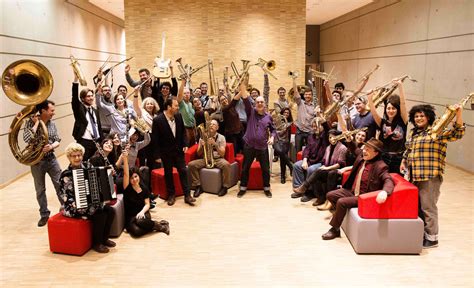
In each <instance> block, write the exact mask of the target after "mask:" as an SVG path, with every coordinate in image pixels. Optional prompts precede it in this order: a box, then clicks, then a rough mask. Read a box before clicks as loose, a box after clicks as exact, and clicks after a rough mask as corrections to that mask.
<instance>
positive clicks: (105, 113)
mask: <svg viewBox="0 0 474 288" xmlns="http://www.w3.org/2000/svg"><path fill="white" fill-rule="evenodd" d="M96 96H98V97H96V101H100V102H101V103H100V104H101V106H109V107H113V106H114V103H113V102H112V89H111V88H110V86H109V85H104V86H102V87H100V86H99V87H97V92H96ZM126 96H127V95H125V96H124V97H126ZM96 104H97V103H96ZM98 110H99V118H100V124H101V126H102V135H108V134H109V133H110V129H111V124H110V117H109V110H108V109H98Z"/></svg>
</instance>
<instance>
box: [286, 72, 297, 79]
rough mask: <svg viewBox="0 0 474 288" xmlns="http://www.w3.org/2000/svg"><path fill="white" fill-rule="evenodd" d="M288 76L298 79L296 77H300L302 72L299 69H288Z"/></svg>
mask: <svg viewBox="0 0 474 288" xmlns="http://www.w3.org/2000/svg"><path fill="white" fill-rule="evenodd" d="M288 76H290V78H292V79H296V78H298V77H300V72H298V71H288Z"/></svg>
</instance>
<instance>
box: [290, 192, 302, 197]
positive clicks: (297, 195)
mask: <svg viewBox="0 0 474 288" xmlns="http://www.w3.org/2000/svg"><path fill="white" fill-rule="evenodd" d="M303 195H304V193H296V192H295V193H293V194H291V198H300V197H303Z"/></svg>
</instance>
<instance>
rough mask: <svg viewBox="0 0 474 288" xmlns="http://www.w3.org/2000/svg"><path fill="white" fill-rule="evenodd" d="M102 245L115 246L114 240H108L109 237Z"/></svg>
mask: <svg viewBox="0 0 474 288" xmlns="http://www.w3.org/2000/svg"><path fill="white" fill-rule="evenodd" d="M104 245H105V246H107V247H115V246H117V244H115V242H114V241H112V240H110V239H107V241H105V242H104Z"/></svg>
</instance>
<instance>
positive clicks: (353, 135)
mask: <svg viewBox="0 0 474 288" xmlns="http://www.w3.org/2000/svg"><path fill="white" fill-rule="evenodd" d="M170 70H171V73H172V76H171V79H172V82H171V83H169V82H160V79H159V78H154V77H153V76H152V75H151V74H150V71H149V70H147V69H140V70H139V71H138V73H139V77H140V80H138V81H135V80H133V79H132V77H131V76H130V67H129V65H127V66H126V68H125V74H126V79H127V81H128V84H129V85H130V86H131V87H133V88H134V91H132V93H130V94H127V93H128V91H127V87H126V86H124V85H120V86H119V87H118V89H117V92H116V93H115V95H112V94H113V93H112V87H110V86H109V85H106V84H104V83H105V82H106V81H104V79H101V76H102V75H103V72H102V71H100V70H99V71H98V77H97V80H96V81H95V82H96V87H95V89H94V90H92V89H88V88H84V89H82V90H81V91H79V83H78V79H77V77H76V76H75V80H74V82H73V84H72V99H71V105H72V110H73V114H74V128H73V132H72V135H73V137H74V139H75V140H76V143H71V144H70V145H68V147H67V148H66V155H67V158H68V160H69V162H70V164H69V166H68V168H67V169H66V170H64V171H63V172H62V173H61V170H60V168H59V164H58V162H57V160H56V157H55V156H54V149H56V148H57V147H58V146H59V142H60V141H61V139H60V137H59V135H58V133H57V130H56V126H55V125H54V122H53V121H52V117H53V116H54V111H55V108H54V102H52V101H49V100H47V101H45V102H44V103H41V104H39V105H38V106H37V110H38V113H37V115H36V116H35V117H32V118H31V119H30V120H29V122H28V123H27V126H26V127H27V128H28V129H25V135H24V139H25V141H28V140H29V139H30V138H31V135H32V134H31V133H35V131H36V128H37V126H38V122H39V121H38V119H41V120H43V122H45V124H46V126H47V128H48V134H49V143H48V144H47V145H46V146H45V147H44V149H43V151H44V152H46V153H45V156H44V158H43V159H42V160H41V161H40V162H39V163H38V164H36V165H33V166H32V167H31V171H32V175H33V178H34V183H35V189H36V193H37V200H38V203H39V206H40V216H41V218H40V220H39V222H38V226H44V225H45V224H46V223H47V221H48V218H49V214H50V211H49V210H48V208H47V202H46V194H45V193H46V191H45V190H46V188H45V174H46V173H48V174H49V175H50V177H51V179H52V181H53V184H54V187H55V189H56V192H57V195H58V199H59V201H60V204H61V211H62V213H63V214H64V215H65V216H68V217H87V218H89V219H91V220H92V222H93V226H94V237H93V244H94V245H93V249H94V250H95V251H97V252H100V253H106V252H108V251H109V248H110V247H114V246H115V243H114V242H113V241H111V240H110V239H108V236H109V232H110V227H111V224H112V221H113V218H114V213H113V210H112V209H111V208H110V207H109V206H108V205H107V203H100V204H99V205H90V206H88V207H87V208H86V209H78V208H77V205H76V202H75V201H76V200H75V198H74V187H73V186H74V185H73V182H72V176H71V175H72V170H73V169H78V168H80V169H87V168H89V167H91V166H111V167H113V171H114V177H115V183H116V184H117V191H119V192H121V193H123V194H124V201H125V210H126V229H127V231H128V232H129V233H130V234H131V235H132V236H135V237H139V236H141V235H144V234H146V233H149V232H151V231H158V232H163V233H166V234H169V224H168V222H167V221H165V220H162V221H154V220H152V219H151V215H150V213H149V210H150V209H152V208H153V207H154V201H153V199H151V197H152V194H151V193H150V190H151V189H150V181H149V178H150V171H151V170H152V169H155V168H158V167H162V168H164V171H165V181H166V189H167V192H168V195H169V196H168V199H167V200H166V201H167V204H168V205H170V206H171V205H173V204H174V203H175V194H176V193H175V187H174V182H173V175H172V171H173V167H175V168H176V169H177V171H178V173H179V178H180V182H181V186H182V188H183V191H184V195H185V197H184V202H185V203H186V204H188V205H190V206H194V205H195V204H196V202H195V201H196V199H195V198H196V197H199V195H200V194H201V193H202V192H203V191H202V188H201V179H199V170H200V169H202V168H203V167H205V166H206V162H207V161H209V158H210V157H211V158H212V160H213V162H214V165H215V167H217V168H219V169H221V170H222V177H223V187H222V189H221V191H220V192H219V193H218V195H219V196H224V195H226V193H227V189H228V188H230V182H229V179H230V166H229V165H230V164H229V163H228V162H227V161H226V160H225V159H224V154H225V147H226V142H231V143H233V144H234V147H235V153H242V154H243V155H244V160H243V165H242V166H243V167H242V173H241V178H240V179H241V180H240V188H239V191H238V193H237V197H239V198H240V197H243V196H244V195H245V193H246V190H247V184H248V179H249V171H250V166H251V164H252V162H253V161H254V160H255V159H257V161H259V162H260V166H261V169H262V177H263V191H264V194H265V196H266V197H269V198H271V197H272V193H271V189H270V176H271V173H270V164H271V163H270V162H271V161H280V168H281V174H280V180H281V183H283V184H284V183H286V178H287V171H286V167H288V168H289V170H290V171H289V172H290V174H292V188H293V192H294V193H293V194H291V197H292V198H300V199H301V201H302V202H306V201H310V200H312V199H314V198H316V200H315V201H314V203H313V205H314V206H317V207H318V209H319V210H330V211H331V212H333V217H332V220H331V221H330V226H331V227H330V229H329V231H328V232H326V233H325V234H323V235H322V238H323V239H324V240H330V239H334V238H336V237H340V230H339V228H340V225H341V223H342V220H343V218H344V216H345V214H346V211H347V209H350V208H352V207H357V198H358V196H359V195H360V194H364V193H368V192H372V191H379V190H380V192H378V195H377V199H376V200H377V203H379V204H381V203H384V202H385V201H386V199H387V197H390V194H391V193H392V191H393V188H394V182H393V180H392V178H391V176H390V174H389V173H400V174H402V175H406V177H408V178H409V179H410V181H411V182H412V183H414V184H415V185H416V186H417V187H418V189H419V199H420V210H419V212H420V217H421V218H422V219H423V220H424V223H425V234H424V241H423V247H425V248H431V247H436V246H437V245H438V211H437V201H438V198H439V195H440V186H441V183H442V181H443V178H442V175H443V173H444V168H445V158H446V148H447V142H450V141H455V140H458V139H461V138H462V136H463V135H464V132H465V126H464V123H463V121H462V106H461V105H455V109H456V118H455V122H454V123H453V124H452V127H450V128H449V129H446V130H445V131H444V132H443V133H441V134H440V135H439V136H438V137H432V133H430V132H431V128H432V125H433V122H434V120H435V118H436V115H435V111H434V107H433V106H431V105H426V104H423V105H417V106H414V107H412V108H411V110H410V111H407V108H406V104H405V95H404V90H403V84H402V82H401V81H400V80H399V79H398V80H397V79H396V80H394V81H393V85H395V86H396V87H398V92H399V95H395V94H393V95H391V96H390V97H388V99H386V100H385V102H384V109H383V114H379V113H378V111H377V108H376V105H374V102H373V96H374V93H375V92H374V93H368V94H367V95H361V91H362V89H363V88H364V86H365V85H366V84H367V81H368V79H369V77H368V76H367V77H364V79H363V81H361V83H360V85H359V87H357V89H356V91H355V92H353V93H351V92H349V91H345V90H344V84H342V83H337V84H336V85H335V90H334V91H333V92H332V93H331V90H330V87H329V83H328V81H325V82H324V91H326V92H325V93H323V95H324V97H326V98H327V99H326V100H327V102H326V103H329V104H331V103H334V102H338V101H340V102H341V103H344V105H343V107H342V108H341V109H338V110H337V111H336V113H335V115H329V116H328V115H322V114H323V113H322V112H323V111H324V108H325V107H321V105H319V104H320V102H315V101H313V100H314V97H316V95H315V93H314V92H315V89H311V88H309V87H307V88H303V89H300V87H298V86H297V85H296V78H293V87H292V89H290V93H288V97H287V96H286V89H285V88H284V87H280V88H278V90H277V94H278V97H277V100H276V101H275V103H274V104H273V107H269V106H270V105H269V103H268V98H269V91H270V87H269V84H268V83H269V81H268V76H267V75H266V74H265V76H264V84H265V85H264V86H265V89H264V95H263V96H261V95H260V91H259V90H258V89H256V88H252V89H250V90H248V86H249V84H248V78H247V80H244V81H242V84H241V85H240V86H239V87H238V89H236V91H233V92H230V91H229V90H228V89H227V88H226V87H220V89H219V90H218V95H208V85H207V83H201V85H199V87H198V88H196V89H191V88H190V87H188V85H186V79H183V80H182V81H181V83H180V85H179V87H178V81H177V80H176V78H175V77H174V75H173V72H172V70H173V67H170ZM131 95H133V101H130V100H128V99H127V98H128V96H131ZM140 102H141V105H140ZM293 111H296V112H297V114H296V115H292V112H293ZM331 116H332V117H331ZM408 122H410V123H411V124H412V125H413V128H412V129H411V131H409V133H408V129H407V127H408V124H409V123H408ZM200 124H204V127H205V129H204V130H201V131H204V133H206V135H201V134H202V133H197V132H196V127H198V126H199V125H200ZM292 126H296V135H295V140H296V143H295V144H296V145H295V146H296V150H297V152H298V151H301V150H302V155H303V159H302V160H300V161H298V162H296V163H293V162H292V161H291V160H290V159H291V157H289V150H290V139H291V128H292ZM195 143H197V144H198V145H199V146H198V155H199V156H200V157H201V158H203V157H204V155H205V156H206V157H207V158H208V159H198V160H194V161H192V162H190V163H189V164H188V166H186V163H185V160H184V153H185V152H186V150H187V149H188V147H190V146H191V145H193V144H195ZM269 147H272V148H273V149H274V151H275V157H274V158H273V159H271V157H272V156H271V155H270V153H269ZM303 147H304V148H303ZM205 152H207V153H205ZM206 154H207V155H206ZM187 169H190V175H191V178H192V179H190V180H191V181H189V182H188V176H187V175H188V174H187ZM348 170H350V171H351V172H350V176H349V178H348V180H347V181H346V182H345V183H344V184H343V185H342V186H341V178H342V177H341V175H342V173H344V172H345V171H348ZM189 183H190V184H189ZM338 187H340V188H338ZM191 190H194V194H193V195H191ZM193 196H194V197H193Z"/></svg>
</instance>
